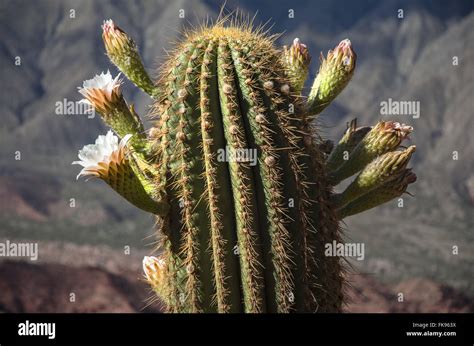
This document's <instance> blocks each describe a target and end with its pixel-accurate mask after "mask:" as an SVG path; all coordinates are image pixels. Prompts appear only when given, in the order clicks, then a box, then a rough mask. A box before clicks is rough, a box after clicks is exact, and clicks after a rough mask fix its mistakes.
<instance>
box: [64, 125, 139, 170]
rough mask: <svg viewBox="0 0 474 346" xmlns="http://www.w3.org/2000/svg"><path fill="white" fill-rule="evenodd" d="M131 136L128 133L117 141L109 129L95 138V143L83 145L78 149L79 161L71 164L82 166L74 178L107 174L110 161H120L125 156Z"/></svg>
mask: <svg viewBox="0 0 474 346" xmlns="http://www.w3.org/2000/svg"><path fill="white" fill-rule="evenodd" d="M130 137H132V135H131V134H128V135H126V136H124V137H123V138H122V140H121V141H120V143H119V139H118V137H117V136H115V135H114V134H113V132H112V131H111V130H109V132H107V134H106V135H105V136H104V135H100V136H99V137H97V139H96V140H95V144H88V145H85V146H84V147H83V148H82V149H81V150H79V154H78V156H79V159H80V161H74V162H73V163H72V164H73V165H81V166H82V167H84V168H83V169H82V170H81V172H79V174H78V175H77V177H76V179H79V178H80V177H81V176H89V175H90V176H96V177H103V176H106V175H107V172H108V168H109V165H110V163H112V162H114V163H116V164H118V163H121V162H122V161H123V160H124V158H125V152H126V144H127V142H128V140H129V139H130Z"/></svg>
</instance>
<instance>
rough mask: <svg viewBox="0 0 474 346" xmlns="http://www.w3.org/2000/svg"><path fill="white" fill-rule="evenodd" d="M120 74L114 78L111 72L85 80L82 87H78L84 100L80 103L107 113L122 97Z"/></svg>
mask: <svg viewBox="0 0 474 346" xmlns="http://www.w3.org/2000/svg"><path fill="white" fill-rule="evenodd" d="M122 81H123V80H122V79H120V73H119V74H118V75H117V76H116V77H115V78H113V77H112V74H111V73H110V71H108V70H107V73H104V72H102V73H101V74H100V75H95V77H94V78H92V79H88V80H85V81H84V82H83V83H82V87H78V89H79V93H81V95H82V96H84V99H82V100H81V101H79V102H80V103H85V104H88V105H91V106H92V107H94V108H95V109H97V110H98V111H102V112H103V111H105V110H106V109H107V108H111V107H113V105H114V103H116V102H118V101H120V98H121V97H122V91H121V85H122Z"/></svg>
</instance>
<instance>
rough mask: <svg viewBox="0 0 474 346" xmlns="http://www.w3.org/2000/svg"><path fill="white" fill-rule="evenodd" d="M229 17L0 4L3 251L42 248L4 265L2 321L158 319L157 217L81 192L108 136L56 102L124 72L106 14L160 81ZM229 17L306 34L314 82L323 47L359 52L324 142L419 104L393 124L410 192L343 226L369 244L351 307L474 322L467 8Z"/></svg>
mask: <svg viewBox="0 0 474 346" xmlns="http://www.w3.org/2000/svg"><path fill="white" fill-rule="evenodd" d="M221 6H222V1H211V0H194V1H184V0H175V1H151V0H143V1H92V0H83V1H52V0H49V1H48V0H39V1H9V0H1V1H0V19H1V21H0V36H1V43H0V62H1V64H0V69H1V70H0V79H1V86H2V88H1V92H0V114H1V121H0V153H1V155H0V172H1V175H0V242H6V241H7V240H9V241H11V242H34V243H38V244H39V257H38V260H37V261H30V260H29V259H27V258H17V257H7V256H3V257H0V292H1V294H0V311H6V312H22V311H24V312H37V311H40V312H79V311H87V312H95V311H101V312H106V311H112V312H134V311H159V310H160V306H159V305H158V304H149V301H148V300H147V297H149V296H151V293H150V292H149V291H148V289H147V287H146V285H145V284H144V283H143V282H142V279H141V277H142V272H141V259H142V257H143V255H147V254H150V253H151V251H152V246H153V242H154V240H155V238H154V236H153V229H154V225H153V224H154V220H153V218H152V217H151V216H150V215H149V214H146V213H144V212H141V211H140V210H138V209H136V208H134V207H133V206H131V205H129V204H127V202H125V201H124V200H123V199H121V198H120V197H119V196H117V195H115V193H114V192H113V191H112V190H111V189H110V188H108V186H106V185H105V184H104V183H102V182H101V181H93V180H92V181H90V182H88V183H86V182H84V181H82V180H81V181H76V175H77V173H78V172H79V170H80V168H79V166H71V162H72V161H74V160H76V158H77V152H78V150H79V149H80V148H82V146H83V145H85V144H88V143H93V142H94V140H95V138H96V137H97V136H98V135H99V134H105V132H106V128H105V127H104V125H103V124H102V122H101V121H100V119H99V117H98V116H97V117H95V118H88V117H87V115H84V114H67V115H62V114H57V112H56V106H57V103H58V102H63V101H64V100H66V101H72V102H74V101H78V100H79V99H81V97H80V95H79V93H78V92H77V87H78V86H80V85H82V81H83V80H85V79H90V78H92V77H93V76H94V75H95V74H96V73H99V72H101V71H107V69H110V71H111V72H112V74H113V75H115V74H116V73H117V70H116V68H115V67H114V66H113V65H112V64H111V63H109V62H108V59H107V57H106V55H105V53H104V52H105V51H104V47H103V43H102V38H101V28H100V26H101V24H102V21H103V20H104V19H108V18H112V19H113V20H114V21H115V22H116V24H117V25H119V26H120V27H121V28H122V29H124V30H125V31H126V32H127V33H128V34H129V35H130V36H132V37H133V38H134V39H135V41H136V42H137V44H138V46H139V48H140V52H141V54H142V57H143V60H144V62H145V65H146V66H147V67H148V68H149V71H150V72H151V74H153V75H156V72H154V71H156V70H157V68H158V66H159V65H160V63H161V62H163V61H164V59H165V58H166V50H167V49H170V48H172V44H171V42H173V41H175V40H176V39H177V38H179V36H180V31H181V30H182V28H183V27H189V26H192V25H198V24H199V23H202V22H203V21H205V20H206V19H207V18H210V19H216V18H217V16H218V13H219V11H220V7H221ZM226 8H227V9H228V10H235V9H236V8H239V9H241V10H243V11H244V12H246V13H249V14H250V15H252V16H253V15H254V14H256V16H255V23H256V24H259V23H264V22H267V21H269V24H268V25H269V26H272V29H271V32H272V33H277V32H281V33H283V34H282V36H281V37H280V38H279V39H278V41H277V43H278V44H279V45H283V44H291V42H292V40H293V39H294V38H295V37H299V38H300V39H301V41H302V42H304V43H306V44H307V45H308V46H309V49H310V52H311V54H312V56H313V61H312V64H311V77H310V80H312V79H313V78H314V75H315V74H316V72H317V69H318V66H319V63H318V56H319V52H320V51H322V52H324V54H326V52H327V50H329V49H332V48H333V47H334V46H335V45H337V43H338V42H339V41H340V40H342V39H344V38H349V39H350V40H351V41H352V44H353V47H354V49H355V51H356V52H357V55H358V61H357V67H356V73H355V75H354V78H353V79H352V81H351V83H350V84H349V86H348V87H347V88H346V90H345V91H344V92H343V93H342V94H341V95H340V96H339V97H338V98H337V100H336V101H335V102H334V103H333V104H332V105H331V106H330V107H329V108H327V109H326V110H325V111H324V112H323V115H322V116H321V117H320V119H319V125H320V127H321V131H322V135H323V136H324V137H326V138H330V139H333V140H338V139H339V138H340V136H341V135H342V133H343V132H344V130H345V127H346V122H347V121H349V120H350V119H352V118H354V117H357V118H358V122H359V124H360V125H373V124H375V123H376V122H377V121H378V120H379V119H381V118H382V117H381V115H380V103H381V102H382V101H387V100H388V99H389V98H391V99H393V100H399V101H406V100H413V101H419V102H420V107H421V108H420V117H419V118H417V119H414V118H413V117H411V116H407V115H394V116H391V117H386V119H393V120H396V121H401V122H405V123H407V124H409V125H411V126H413V127H414V128H415V130H414V133H413V134H412V135H411V140H410V143H413V144H416V145H417V151H416V153H415V155H414V158H413V159H412V162H413V163H412V165H413V167H414V170H415V171H416V173H417V175H418V181H417V182H416V184H413V185H411V186H410V189H409V192H410V193H411V194H412V195H413V197H410V196H408V195H405V196H404V197H403V207H399V206H398V204H397V201H392V202H390V203H388V204H386V205H384V206H383V207H382V208H378V209H377V210H373V211H369V212H366V213H364V214H362V215H358V216H356V217H351V218H348V219H346V220H345V224H344V229H345V238H346V239H350V240H351V241H353V242H363V243H365V259H364V260H363V261H354V262H353V264H354V273H353V274H351V281H352V288H351V289H350V297H351V303H349V305H348V306H347V311H356V312H360V311H377V312H379V311H380V312H389V311H391V312H402V311H418V312H431V311H436V312H444V311H460V312H466V311H470V312H474V275H473V274H474V271H473V268H474V231H473V226H474V213H473V210H474V171H473V168H474V162H473V157H474V136H473V132H474V116H473V115H474V114H473V110H474V2H473V1H470V0H466V1H461V0H454V1H441V0H431V1H428V0H426V1H408V0H388V1H383V2H381V1H376V0H360V1H351V0H344V1H342V0H338V1H333V0H318V1H309V0H298V1H291V2H289V1H275V0H271V1H270V0H268V1H255V0H240V1H227V2H226ZM181 10H184V14H185V18H180V13H183V12H182V11H181ZM400 10H402V12H403V13H402V12H400ZM291 14H294V18H292V16H291ZM401 14H402V17H403V18H400V15H401ZM130 84H131V83H130V82H128V81H127V82H126V83H125V87H124V95H125V98H126V99H127V100H128V101H129V102H133V103H135V104H136V108H137V111H138V113H139V114H142V115H146V114H147V112H148V110H149V105H150V99H149V98H148V96H147V95H144V94H143V93H141V92H140V91H138V89H136V88H134V87H132V86H131V85H130ZM453 153H455V154H453ZM456 154H457V157H455V158H456V159H453V155H454V156H456ZM453 247H457V249H458V252H457V254H456V251H454V252H455V254H453ZM399 293H403V295H404V300H403V302H399V301H398V297H399V296H398V294H399Z"/></svg>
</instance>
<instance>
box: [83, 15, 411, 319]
mask: <svg viewBox="0 0 474 346" xmlns="http://www.w3.org/2000/svg"><path fill="white" fill-rule="evenodd" d="M224 24H225V23H219V24H217V25H216V26H213V27H210V28H204V29H201V30H200V31H198V32H195V33H192V34H188V35H186V37H185V39H184V40H183V41H182V43H181V44H179V45H178V47H176V49H175V51H174V53H172V54H171V57H170V58H169V59H168V61H167V62H166V63H165V65H164V66H163V67H162V69H161V74H160V79H159V80H158V82H157V83H156V84H155V85H154V86H151V85H150V83H149V81H148V78H147V75H145V74H144V73H145V72H144V68H143V64H142V63H141V61H140V59H139V55H138V51H137V49H136V46H135V44H134V43H133V41H132V40H131V39H130V38H128V36H126V34H125V33H124V31H122V30H121V29H118V28H117V27H116V26H115V25H114V24H113V22H112V21H107V22H106V23H105V24H104V40H105V43H106V48H107V51H108V53H109V55H110V56H111V60H112V61H113V62H114V63H116V64H117V66H118V67H119V68H120V69H121V70H122V72H124V73H125V74H126V75H127V77H129V79H130V80H132V81H133V82H134V83H135V84H137V85H138V86H140V87H141V88H142V89H143V90H145V91H146V92H148V93H149V94H150V95H151V96H152V97H153V98H154V99H155V104H154V114H155V126H154V128H153V130H152V132H150V135H149V136H148V137H147V140H148V143H147V144H146V145H143V142H142V141H139V140H137V139H142V138H143V132H140V131H135V132H134V131H133V128H141V126H142V125H141V123H140V121H139V120H137V121H138V123H137V124H135V125H134V126H128V127H126V128H127V129H129V131H130V132H131V135H132V136H133V137H132V139H133V138H134V137H135V141H132V140H131V141H130V145H129V147H130V155H131V159H130V161H131V162H132V163H134V164H133V165H130V167H127V166H126V164H127V162H128V161H124V162H123V165H122V166H123V170H124V172H125V171H126V172H128V173H129V175H128V176H130V179H132V178H134V181H141V182H142V184H143V185H144V186H147V187H149V186H150V184H151V185H153V186H154V189H153V191H150V189H149V188H148V189H141V190H140V191H141V193H143V191H147V193H149V195H150V201H151V203H156V204H157V205H159V206H160V208H156V212H154V213H155V214H157V217H158V219H159V221H160V225H161V227H160V229H159V232H160V235H161V236H160V239H161V249H160V251H161V255H160V257H159V258H155V257H147V258H146V260H145V261H144V270H145V273H146V278H147V280H148V281H149V282H150V284H151V286H152V287H153V289H154V291H155V292H157V294H158V295H159V296H160V298H161V299H162V300H163V301H164V302H165V303H166V305H167V307H168V310H169V311H170V312H254V313H258V312H335V311H341V309H342V305H343V303H344V293H343V290H344V267H343V265H342V263H341V259H340V258H338V257H325V256H324V247H325V244H328V243H332V242H333V241H334V240H336V241H337V242H342V240H341V231H340V227H339V221H340V218H341V217H342V216H347V215H353V214H355V213H357V212H360V211H363V210H366V209H369V208H372V207H375V206H377V205H379V204H381V203H384V202H387V201H388V200H390V199H392V198H394V197H397V196H399V195H400V194H401V193H403V192H404V191H405V190H406V187H407V185H408V184H409V183H411V182H413V181H414V174H413V173H411V171H410V170H409V169H406V164H407V163H408V160H409V158H410V156H411V153H412V152H413V151H414V147H413V148H410V149H407V153H405V152H398V151H394V150H395V149H396V148H397V147H398V145H399V144H400V142H401V140H403V138H404V137H405V136H406V134H407V133H408V132H410V131H411V128H408V127H404V126H403V125H399V124H398V125H396V124H395V123H391V122H390V123H388V124H386V123H381V124H379V125H377V126H376V127H374V128H373V129H372V130H371V131H369V130H368V129H367V130H362V131H357V130H356V129H355V122H354V123H353V124H351V126H350V127H349V128H348V131H347V132H346V134H345V136H344V137H343V139H342V140H341V142H340V143H339V144H338V146H336V148H334V150H333V152H332V154H331V155H329V158H328V157H327V154H326V153H325V152H324V151H323V150H321V145H322V141H321V140H320V138H319V137H318V135H317V132H316V131H315V129H313V128H312V120H313V119H314V116H315V115H317V113H319V112H320V111H321V110H322V109H323V108H325V107H326V106H327V105H328V103H329V102H330V101H332V99H334V97H335V96H337V94H338V93H339V92H340V91H341V90H342V89H343V88H344V87H345V85H346V84H347V83H348V81H349V79H350V78H351V76H352V73H353V68H354V66H355V54H352V53H353V51H352V48H351V46H350V41H348V40H344V41H343V43H341V44H340V45H339V46H338V47H337V48H336V49H335V51H334V52H330V54H329V55H330V59H329V58H328V59H327V60H325V61H323V62H324V64H325V65H324V68H322V69H321V71H320V74H319V75H318V77H317V78H316V80H317V81H316V82H315V83H314V86H313V89H312V92H311V93H310V98H309V99H308V101H307V102H304V98H303V97H302V96H301V90H302V87H303V83H304V80H305V79H306V76H307V72H308V64H309V61H310V57H309V54H308V52H307V48H306V46H305V45H303V44H301V43H300V42H299V40H295V42H294V43H293V45H294V46H292V47H290V48H289V49H288V48H285V49H284V50H283V55H282V54H281V51H279V50H278V49H276V48H275V47H274V42H273V38H272V37H267V36H266V35H265V34H263V33H261V32H255V31H253V30H252V29H251V28H248V27H245V26H244V27H239V26H238V25H227V26H226V25H224ZM291 54H294V55H295V56H291ZM127 55H130V56H131V57H132V58H133V59H131V60H129V61H132V62H133V64H134V65H136V68H135V69H134V68H133V66H130V65H124V66H122V65H123V64H124V61H127V60H126V58H127ZM133 64H132V65H133ZM330 64H336V65H337V64H339V65H337V66H336V65H330ZM331 71H332V72H331ZM111 83H112V82H111ZM88 85H89V84H88ZM101 90H102V91H101ZM104 90H107V88H105V89H104V88H102V89H101V88H100V86H97V87H96V88H95V89H94V90H93V91H94V92H93V93H92V94H93V95H96V94H97V92H99V93H100V92H106V91H104ZM113 90H116V88H115V89H113ZM116 92H117V91H116ZM81 93H83V94H85V95H88V94H87V90H86V91H85V92H82V91H81ZM120 96H121V94H120ZM86 98H87V96H86ZM95 99H96V98H95ZM95 99H91V100H90V103H91V104H92V105H93V106H94V107H96V109H98V110H99V111H100V113H101V114H102V116H103V118H104V119H105V120H106V121H107V123H108V124H111V126H112V127H113V128H114V130H115V131H116V132H117V133H118V135H119V136H121V137H122V136H124V133H123V130H122V131H121V132H119V131H118V130H117V129H123V126H121V125H120V124H122V123H126V122H127V121H129V119H131V118H132V119H134V120H136V119H137V118H138V117H135V115H136V114H135V113H134V111H133V108H130V110H129V109H128V108H127V107H124V106H123V105H122V106H121V107H104V105H102V104H101V105H100V106H101V107H100V108H99V107H98V105H95V104H94V100H95ZM105 99H106V100H109V99H110V98H107V97H105ZM101 100H102V99H101ZM110 102H111V101H110ZM117 102H123V104H125V101H124V100H123V99H121V100H118V101H117ZM107 109H114V112H113V113H111V114H108V111H107ZM117 109H118V110H117ZM131 114H132V116H131ZM111 119H113V121H112V120H111ZM115 127H117V129H115ZM354 133H357V135H354ZM347 151H349V152H351V153H354V158H353V159H351V160H348V161H344V160H341V155H342V153H343V152H347ZM384 155H385V156H387V157H389V159H385V158H384ZM83 156H84V153H83ZM399 157H402V159H399ZM132 159H133V160H132ZM387 162H388V163H387ZM99 166H101V165H100V164H99ZM102 166H103V165H102ZM102 166H101V167H102ZM122 166H120V167H122ZM359 171H362V172H361V173H360V174H359V176H358V177H357V178H356V179H355V180H354V182H353V184H351V185H350V186H349V188H348V190H347V191H345V192H344V193H341V194H338V195H336V194H333V192H332V190H333V185H334V184H336V183H338V182H339V181H341V180H343V179H345V178H347V177H349V176H351V175H353V174H355V173H357V172H359ZM87 172H91V169H89V170H88V171H87ZM88 174H92V173H88ZM114 174H115V175H117V172H114ZM95 175H97V174H95ZM119 175H120V174H119ZM98 176H99V177H101V178H102V179H104V180H106V181H110V179H108V178H107V177H108V175H107V172H105V173H104V172H102V173H101V175H98ZM107 179H108V180H107ZM390 182H394V184H393V186H392V185H391V184H390ZM112 187H114V188H115V189H116V191H117V192H118V193H122V191H123V189H121V188H120V187H121V186H117V184H115V185H112ZM127 191H128V190H127ZM122 195H124V194H123V193H122ZM128 195H130V192H128ZM128 195H127V196H128ZM127 196H124V197H126V198H128V200H130V201H131V202H132V203H133V201H134V199H133V198H130V197H129V196H128V197H127ZM367 196H371V197H370V198H367ZM150 201H149V202H150ZM374 201H375V202H374ZM135 204H136V205H137V206H138V207H141V206H140V205H139V204H138V203H135ZM163 205H166V206H168V208H165V207H163ZM147 209H148V210H150V209H151V210H153V208H150V207H149V206H148V208H147Z"/></svg>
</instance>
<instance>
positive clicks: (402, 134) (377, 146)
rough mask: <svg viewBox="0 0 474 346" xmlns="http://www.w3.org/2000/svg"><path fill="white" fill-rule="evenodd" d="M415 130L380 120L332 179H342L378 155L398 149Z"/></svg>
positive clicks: (333, 181)
mask: <svg viewBox="0 0 474 346" xmlns="http://www.w3.org/2000/svg"><path fill="white" fill-rule="evenodd" d="M412 131H413V128H412V127H411V126H408V125H405V124H400V123H398V122H394V121H380V122H379V123H378V124H377V125H375V126H374V127H373V128H372V129H371V130H370V131H369V132H368V133H367V134H366V135H365V136H364V137H363V139H362V140H361V141H360V142H359V144H358V145H357V146H356V147H355V148H354V150H353V151H352V152H351V153H350V155H349V159H348V160H347V161H345V162H344V163H343V164H342V165H341V166H340V167H339V168H338V169H337V170H336V171H334V172H332V173H331V181H332V183H333V184H337V183H339V182H340V181H342V180H344V179H346V178H348V177H350V176H351V175H353V174H355V173H357V172H359V171H360V170H361V169H363V168H364V167H365V166H366V165H367V164H369V163H370V162H371V161H372V160H374V159H375V158H376V157H378V156H380V155H382V154H384V153H386V152H389V151H392V150H394V149H396V148H397V147H398V146H399V145H400V144H401V142H402V141H403V140H404V139H405V138H407V137H408V135H409V134H410V133H411V132H412Z"/></svg>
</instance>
